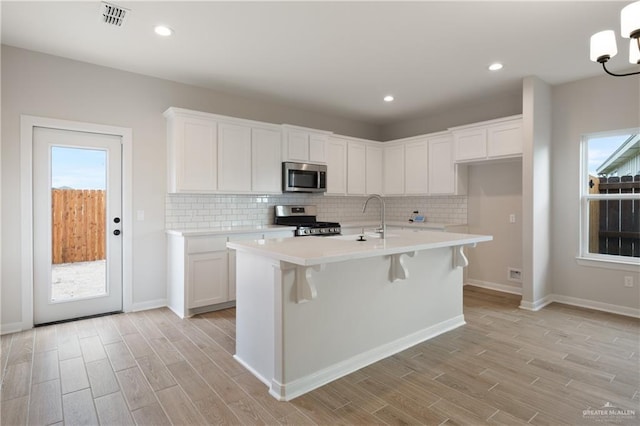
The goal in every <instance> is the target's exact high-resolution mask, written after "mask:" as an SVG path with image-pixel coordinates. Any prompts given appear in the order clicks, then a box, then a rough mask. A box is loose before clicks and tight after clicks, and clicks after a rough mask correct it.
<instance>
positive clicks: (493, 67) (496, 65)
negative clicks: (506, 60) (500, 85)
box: [489, 62, 502, 71]
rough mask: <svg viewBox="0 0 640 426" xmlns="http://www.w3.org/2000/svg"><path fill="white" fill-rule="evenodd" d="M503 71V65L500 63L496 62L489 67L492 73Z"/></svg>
mask: <svg viewBox="0 0 640 426" xmlns="http://www.w3.org/2000/svg"><path fill="white" fill-rule="evenodd" d="M501 69H502V64H501V63H500V62H495V63H493V64H491V65H489V70H490V71H498V70H501Z"/></svg>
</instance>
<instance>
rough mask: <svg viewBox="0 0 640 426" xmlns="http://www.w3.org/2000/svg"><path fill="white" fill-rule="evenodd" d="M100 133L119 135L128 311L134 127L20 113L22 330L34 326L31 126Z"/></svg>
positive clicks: (124, 298) (126, 307)
mask: <svg viewBox="0 0 640 426" xmlns="http://www.w3.org/2000/svg"><path fill="white" fill-rule="evenodd" d="M34 127H48V128H51V129H60V130H73V131H78V132H87V133H101V134H107V135H115V136H120V137H121V138H122V309H123V311H125V312H129V311H131V305H132V303H133V286H132V282H133V263H132V258H133V226H132V225H133V205H132V201H133V197H132V181H133V180H132V177H133V167H132V162H133V155H132V153H133V146H132V142H133V131H132V129H130V128H127V127H115V126H106V125H103V124H93V123H83V122H79V121H68V120H59V119H55V118H46V117H35V116H31V115H21V116H20V195H21V200H20V207H21V234H22V238H21V239H22V250H21V259H22V261H21V263H22V264H21V276H22V280H21V284H22V330H28V329H31V328H33V128H34Z"/></svg>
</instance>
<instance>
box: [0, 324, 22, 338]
mask: <svg viewBox="0 0 640 426" xmlns="http://www.w3.org/2000/svg"><path fill="white" fill-rule="evenodd" d="M20 331H22V323H21V322H11V323H8V324H2V327H1V329H0V334H2V335H4V334H11V333H18V332H20Z"/></svg>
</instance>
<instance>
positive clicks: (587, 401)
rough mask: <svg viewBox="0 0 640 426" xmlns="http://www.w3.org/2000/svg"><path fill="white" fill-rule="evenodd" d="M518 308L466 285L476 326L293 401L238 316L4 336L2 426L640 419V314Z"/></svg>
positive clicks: (87, 324) (132, 318)
mask: <svg viewBox="0 0 640 426" xmlns="http://www.w3.org/2000/svg"><path fill="white" fill-rule="evenodd" d="M518 303H519V297H517V296H512V295H505V294H501V293H496V292H492V291H488V290H483V289H478V288H474V287H465V290H464V305H465V307H464V313H465V318H466V321H467V325H465V326H463V327H460V328H458V329H456V330H454V331H451V332H449V333H446V334H444V335H441V336H438V337H436V338H434V339H432V340H430V341H428V342H425V343H422V344H419V345H417V346H414V347H412V348H410V349H408V350H406V351H404V352H402V353H399V354H397V355H394V356H392V357H389V358H387V359H384V360H382V361H380V362H377V363H375V364H373V365H370V366H368V367H366V368H363V369H361V370H359V371H356V372H355V373H353V374H350V375H348V376H346V377H343V378H341V379H339V380H336V381H334V382H332V383H330V384H328V385H326V386H323V387H321V388H319V389H316V390H315V391H313V392H310V393H308V394H306V395H303V396H301V397H299V398H296V399H295V400H293V401H291V402H278V401H276V400H275V399H273V398H272V397H271V396H269V395H268V393H267V388H266V387H265V386H264V385H263V384H262V383H261V382H259V381H258V380H257V379H255V378H254V377H253V376H252V375H251V374H250V373H248V372H246V371H245V370H244V369H243V368H242V367H241V366H240V365H238V364H237V363H236V362H235V361H234V360H233V358H232V354H233V352H234V346H235V310H234V309H228V310H224V311H218V312H212V313H207V314H202V315H198V316H196V317H194V318H191V319H186V320H181V319H179V318H178V317H176V316H175V315H174V314H173V313H172V312H171V311H169V310H168V309H166V308H164V309H155V310H151V311H145V312H137V313H132V314H121V315H114V316H108V317H102V318H94V319H89V320H83V321H78V322H71V323H66V324H59V325H52V326H47V327H41V328H37V329H34V330H29V331H25V332H22V333H16V334H13V335H7V336H2V337H1V339H0V343H1V345H0V348H1V354H0V355H1V356H0V362H1V363H2V364H1V366H0V367H1V371H2V388H1V398H0V400H1V402H0V404H1V405H0V423H1V424H2V425H3V426H4V425H24V424H33V425H50V424H66V425H71V424H80V425H92V424H102V425H128V424H139V425H164V424H167V425H169V424H174V425H204V424H212V425H222V424H251V425H253V424H294V425H314V424H317V425H336V424H339V425H347V424H363V425H365V424H366V425H369V424H390V425H399V424H429V425H440V424H464V425H476V424H503V425H518V424H534V425H542V424H546V425H556V424H579V425H588V424H594V425H599V424H603V423H604V424H606V423H612V424H629V425H632V424H634V425H637V424H640V320H638V319H633V318H628V317H622V316H617V315H613V314H607V313H602V312H597V311H591V310H587V309H581V308H575V307H571V306H566V305H561V304H552V305H550V306H548V307H546V308H544V309H543V310H541V311H540V312H528V311H524V310H521V309H518ZM603 407H604V408H603Z"/></svg>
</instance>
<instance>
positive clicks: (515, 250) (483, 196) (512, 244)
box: [467, 160, 522, 293]
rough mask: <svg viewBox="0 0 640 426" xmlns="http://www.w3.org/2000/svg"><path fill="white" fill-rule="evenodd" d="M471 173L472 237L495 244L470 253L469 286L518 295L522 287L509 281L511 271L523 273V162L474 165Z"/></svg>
mask: <svg viewBox="0 0 640 426" xmlns="http://www.w3.org/2000/svg"><path fill="white" fill-rule="evenodd" d="M468 172H469V186H468V202H467V211H468V224H469V233H471V234H481V235H482V234H484V235H493V241H490V242H488V243H482V244H479V245H478V246H477V247H475V248H469V249H467V253H468V257H469V267H468V271H467V282H468V283H471V284H476V285H481V286H487V287H490V288H496V289H500V290H504V291H511V292H515V293H518V292H520V291H521V288H522V285H521V284H520V283H518V282H514V281H509V280H508V279H507V268H509V267H511V268H516V269H522V162H521V161H520V160H516V161H510V162H505V163H493V162H492V163H485V164H474V165H471V166H469V169H468ZM510 214H514V215H515V218H516V223H510V222H509V215H510Z"/></svg>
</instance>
